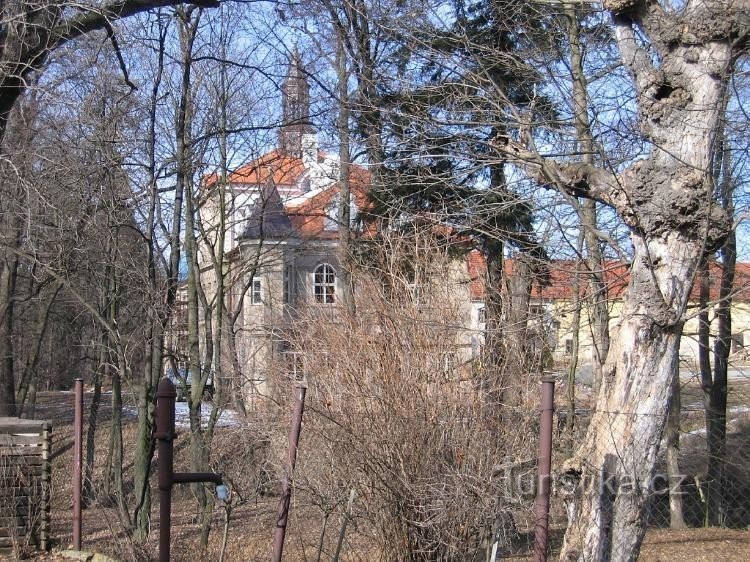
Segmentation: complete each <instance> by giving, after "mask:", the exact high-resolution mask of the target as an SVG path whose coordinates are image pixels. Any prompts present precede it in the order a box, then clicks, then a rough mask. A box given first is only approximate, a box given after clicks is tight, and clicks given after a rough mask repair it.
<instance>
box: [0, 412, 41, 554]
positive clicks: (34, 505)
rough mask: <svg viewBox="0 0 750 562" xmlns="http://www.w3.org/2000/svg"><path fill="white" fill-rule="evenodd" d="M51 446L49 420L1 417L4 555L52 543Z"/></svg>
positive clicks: (0, 545)
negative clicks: (50, 539) (50, 541)
mask: <svg viewBox="0 0 750 562" xmlns="http://www.w3.org/2000/svg"><path fill="white" fill-rule="evenodd" d="M51 447H52V426H51V425H50V423H49V422H46V421H40V420H24V419H20V418H3V417H0V556H3V555H9V554H10V555H12V554H18V552H19V550H22V549H25V548H26V547H29V546H32V545H33V546H35V547H36V548H38V549H41V550H46V549H47V548H48V547H49V536H50V476H51V474H50V452H51Z"/></svg>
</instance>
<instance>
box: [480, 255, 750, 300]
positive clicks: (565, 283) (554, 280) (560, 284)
mask: <svg viewBox="0 0 750 562" xmlns="http://www.w3.org/2000/svg"><path fill="white" fill-rule="evenodd" d="M466 268H467V272H468V275H469V293H470V295H471V298H472V300H482V299H483V298H484V289H485V275H486V273H487V264H486V262H485V259H484V256H483V255H482V253H481V252H479V251H478V250H472V251H471V252H469V254H468V256H467V258H466ZM513 269H514V260H513V259H506V260H504V262H503V271H504V272H505V274H506V275H510V274H512V272H513ZM577 269H578V273H579V274H581V279H582V280H584V281H583V282H582V283H581V284H580V290H581V297H582V298H585V297H586V295H587V294H588V292H589V290H590V287H589V284H588V283H586V282H585V277H584V275H585V274H586V273H587V271H588V270H587V269H586V268H585V267H581V266H580V265H579V263H578V262H576V261H570V260H560V261H553V262H551V263H550V264H549V265H548V279H547V280H546V282H536V283H534V285H533V287H532V298H537V299H543V300H572V299H573V280H574V277H575V275H576V270H577ZM603 278H604V283H605V285H606V287H607V296H608V298H610V299H616V298H620V297H621V296H622V294H623V293H624V292H625V289H626V288H627V286H628V283H629V282H630V266H629V264H627V263H624V262H619V261H608V262H605V263H604V272H603ZM709 280H710V281H709V282H710V295H709V299H710V300H712V301H715V300H717V299H718V298H719V284H720V282H721V270H720V268H719V265H718V264H716V263H712V264H711V266H710V268H709ZM734 288H735V293H734V295H733V298H734V299H735V300H738V301H750V263H738V264H737V266H736V272H735V279H734ZM698 294H699V284H698V283H697V282H696V283H695V284H694V285H693V288H692V291H691V300H693V301H697V300H698Z"/></svg>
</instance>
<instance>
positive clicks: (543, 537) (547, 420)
mask: <svg viewBox="0 0 750 562" xmlns="http://www.w3.org/2000/svg"><path fill="white" fill-rule="evenodd" d="M554 402H555V377H554V376H553V375H545V376H544V377H542V407H541V413H540V420H539V464H538V468H537V471H538V481H537V492H536V503H535V505H534V520H535V524H534V561H535V562H546V560H547V552H548V551H549V495H550V478H551V476H550V473H551V471H552V413H553V412H554Z"/></svg>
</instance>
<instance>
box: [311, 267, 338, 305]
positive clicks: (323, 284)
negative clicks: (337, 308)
mask: <svg viewBox="0 0 750 562" xmlns="http://www.w3.org/2000/svg"><path fill="white" fill-rule="evenodd" d="M313 292H314V296H315V302H318V303H321V304H333V303H334V302H335V299H336V297H335V293H336V271H335V270H334V269H333V267H332V266H330V265H329V264H327V263H321V264H320V265H319V266H318V267H316V268H315V272H314V273H313Z"/></svg>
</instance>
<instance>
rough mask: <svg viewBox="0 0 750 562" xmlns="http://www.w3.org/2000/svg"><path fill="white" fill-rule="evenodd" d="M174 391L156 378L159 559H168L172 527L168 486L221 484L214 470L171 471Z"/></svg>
mask: <svg viewBox="0 0 750 562" xmlns="http://www.w3.org/2000/svg"><path fill="white" fill-rule="evenodd" d="M176 398H177V391H176V390H175V387H174V384H172V381H170V380H169V379H168V378H166V377H165V378H163V379H162V380H161V382H159V387H158V388H157V390H156V433H155V434H154V439H156V440H157V441H158V442H159V445H158V449H157V452H158V454H159V456H158V459H157V465H158V469H157V474H156V477H157V482H158V485H159V562H169V557H170V552H169V549H170V544H169V543H170V533H171V530H172V486H174V485H175V484H189V483H193V482H213V483H214V484H216V485H217V486H220V485H223V484H224V479H223V477H222V475H221V474H216V473H214V472H175V471H174V440H175V437H176V436H177V435H176V432H175V427H174V403H175V399H176Z"/></svg>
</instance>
